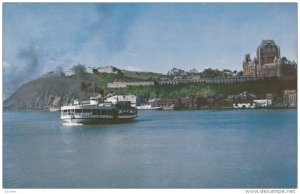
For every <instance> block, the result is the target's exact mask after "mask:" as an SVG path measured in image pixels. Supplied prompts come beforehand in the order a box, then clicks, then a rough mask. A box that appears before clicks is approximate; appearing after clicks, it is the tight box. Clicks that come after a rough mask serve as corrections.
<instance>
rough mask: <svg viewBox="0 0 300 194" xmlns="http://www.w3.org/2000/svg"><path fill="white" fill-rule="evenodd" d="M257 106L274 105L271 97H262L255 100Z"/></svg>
mask: <svg viewBox="0 0 300 194" xmlns="http://www.w3.org/2000/svg"><path fill="white" fill-rule="evenodd" d="M253 102H254V103H255V106H256V107H269V106H272V100H271V99H260V100H253Z"/></svg>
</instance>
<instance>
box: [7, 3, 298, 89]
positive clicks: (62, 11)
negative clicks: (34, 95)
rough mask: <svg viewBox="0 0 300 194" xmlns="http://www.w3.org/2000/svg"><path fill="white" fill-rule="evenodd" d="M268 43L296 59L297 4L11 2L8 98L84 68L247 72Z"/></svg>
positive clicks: (8, 44) (8, 43) (8, 16)
mask: <svg viewBox="0 0 300 194" xmlns="http://www.w3.org/2000/svg"><path fill="white" fill-rule="evenodd" d="M262 39H274V40H275V42H276V43H277V44H278V45H279V46H280V48H281V56H286V57H287V58H288V59H290V60H295V61H297V4H296V3H250V4H249V3H190V4H186V3H179V4H174V3H156V4H150V3H148V4H145V3H140V4H134V3H130V4H119V3H113V4H108V3H106V4H103V3H102V4H101V3H98V4H97V3H89V4H82V3H71V4H68V3H65V4H57V3H50V4H49V3H48V4H47V3H35V4H32V3H5V4H4V5H3V72H4V73H3V76H4V82H7V83H8V82H9V83H10V84H6V85H7V86H4V93H5V92H6V93H11V91H13V90H14V89H15V88H16V87H18V86H20V85H21V84H23V83H24V82H26V81H29V80H31V79H34V78H36V77H38V76H40V75H41V74H43V73H46V72H49V71H53V70H57V69H67V68H69V67H71V66H73V65H74V64H78V63H82V64H85V65H86V66H106V65H113V66H116V67H118V68H120V69H129V70H142V71H152V72H161V73H167V72H168V71H169V70H170V69H171V68H173V67H177V68H181V69H184V70H190V69H192V68H196V69H198V70H200V71H202V70H203V69H205V68H218V69H231V70H242V61H243V59H244V56H245V54H246V53H250V54H251V57H254V56H255V52H256V49H257V46H258V45H259V44H260V43H261V41H262ZM24 73H26V76H23V75H25V74H24Z"/></svg>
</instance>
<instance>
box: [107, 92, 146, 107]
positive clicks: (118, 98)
mask: <svg viewBox="0 0 300 194" xmlns="http://www.w3.org/2000/svg"><path fill="white" fill-rule="evenodd" d="M105 101H106V102H112V103H117V102H119V101H130V102H131V105H132V106H133V107H137V106H140V105H141V99H140V97H138V96H135V95H116V96H112V97H109V98H107V99H106V100H105Z"/></svg>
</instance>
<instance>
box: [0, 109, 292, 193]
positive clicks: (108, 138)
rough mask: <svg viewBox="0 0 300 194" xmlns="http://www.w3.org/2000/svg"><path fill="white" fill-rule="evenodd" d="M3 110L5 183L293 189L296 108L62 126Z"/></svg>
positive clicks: (51, 117) (146, 115)
mask: <svg viewBox="0 0 300 194" xmlns="http://www.w3.org/2000/svg"><path fill="white" fill-rule="evenodd" d="M59 116H60V115H59V113H58V112H56V113H53V112H4V113H3V186H4V188H295V187H297V111H296V110H239V111H237V110H228V111H140V112H139V117H138V118H137V119H136V121H135V122H132V123H127V124H112V125H109V124H105V125H89V126H64V125H62V124H61V121H60V118H59Z"/></svg>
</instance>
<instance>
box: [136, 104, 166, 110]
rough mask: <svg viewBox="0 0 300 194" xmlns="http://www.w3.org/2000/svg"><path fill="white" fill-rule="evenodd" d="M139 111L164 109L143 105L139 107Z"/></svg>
mask: <svg viewBox="0 0 300 194" xmlns="http://www.w3.org/2000/svg"><path fill="white" fill-rule="evenodd" d="M137 109H138V110H162V107H160V106H151V105H143V106H138V107H137Z"/></svg>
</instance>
